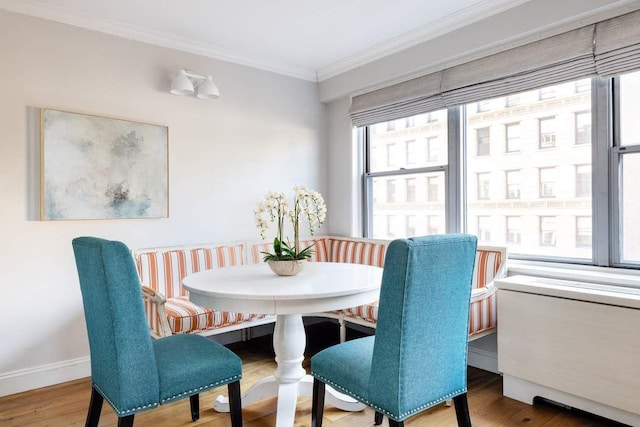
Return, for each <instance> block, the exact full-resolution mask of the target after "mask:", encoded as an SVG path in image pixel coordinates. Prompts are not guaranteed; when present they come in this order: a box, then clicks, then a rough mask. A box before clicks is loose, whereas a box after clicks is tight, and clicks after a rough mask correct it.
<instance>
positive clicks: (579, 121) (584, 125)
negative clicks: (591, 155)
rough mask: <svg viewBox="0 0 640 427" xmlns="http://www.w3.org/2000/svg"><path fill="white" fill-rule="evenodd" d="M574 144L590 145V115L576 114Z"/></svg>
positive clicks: (588, 113)
mask: <svg viewBox="0 0 640 427" xmlns="http://www.w3.org/2000/svg"><path fill="white" fill-rule="evenodd" d="M576 144H591V113H590V112H586V113H585V112H579V113H576Z"/></svg>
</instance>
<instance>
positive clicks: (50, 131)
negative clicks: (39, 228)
mask: <svg viewBox="0 0 640 427" xmlns="http://www.w3.org/2000/svg"><path fill="white" fill-rule="evenodd" d="M40 114H41V128H40V129H41V169H42V170H41V191H40V192H41V200H40V217H41V219H42V220H74V219H118V218H166V217H168V216H169V188H168V187H169V177H168V175H169V168H168V142H169V129H168V128H167V127H166V126H159V125H152V124H145V123H137V122H131V121H127V120H120V119H113V118H107V117H98V116H92V115H88V114H78V113H71V112H65V111H57V110H51V109H41V110H40Z"/></svg>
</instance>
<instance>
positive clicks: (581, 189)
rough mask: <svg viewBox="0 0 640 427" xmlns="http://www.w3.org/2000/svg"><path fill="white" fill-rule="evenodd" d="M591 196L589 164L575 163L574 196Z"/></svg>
mask: <svg viewBox="0 0 640 427" xmlns="http://www.w3.org/2000/svg"><path fill="white" fill-rule="evenodd" d="M589 196H591V165H576V197H589Z"/></svg>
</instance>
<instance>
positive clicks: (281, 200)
mask: <svg viewBox="0 0 640 427" xmlns="http://www.w3.org/2000/svg"><path fill="white" fill-rule="evenodd" d="M293 191H294V198H293V205H292V207H291V208H290V207H289V203H288V202H287V199H286V196H285V195H284V193H274V192H269V193H267V195H266V196H265V198H264V200H263V201H261V202H260V203H259V204H258V207H257V208H256V210H255V211H254V215H255V220H256V226H257V227H258V230H259V232H260V236H261V237H262V238H263V239H266V235H267V230H268V228H269V223H273V222H275V223H276V224H277V234H276V237H275V238H274V239H273V251H274V253H270V252H262V253H263V254H264V255H265V256H264V261H272V260H273V261H284V260H304V259H307V258H309V257H311V255H312V254H313V245H311V246H308V247H306V248H304V249H301V248H300V221H301V220H302V219H305V220H306V222H307V224H308V225H309V232H310V233H311V235H313V233H314V231H315V230H316V229H317V228H320V226H321V225H322V224H323V223H324V220H325V219H326V216H327V207H326V205H325V203H324V199H323V197H322V195H321V194H320V193H319V192H317V191H315V190H310V189H308V188H307V187H304V186H296V187H294V188H293ZM286 218H289V219H290V220H291V223H292V226H293V236H294V238H293V245H292V244H291V243H290V242H289V241H285V240H284V224H285V219H286Z"/></svg>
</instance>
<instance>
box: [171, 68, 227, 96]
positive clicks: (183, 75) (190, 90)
mask: <svg viewBox="0 0 640 427" xmlns="http://www.w3.org/2000/svg"><path fill="white" fill-rule="evenodd" d="M170 92H171V93H172V94H174V95H194V94H195V95H196V96H197V97H198V98H202V99H216V98H219V97H220V90H219V89H218V86H216V84H215V83H214V82H213V78H212V77H211V76H201V75H200V74H195V73H192V72H191V71H187V70H184V69H182V70H178V74H177V75H176V77H175V78H174V79H173V82H172V83H171V91H170Z"/></svg>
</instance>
